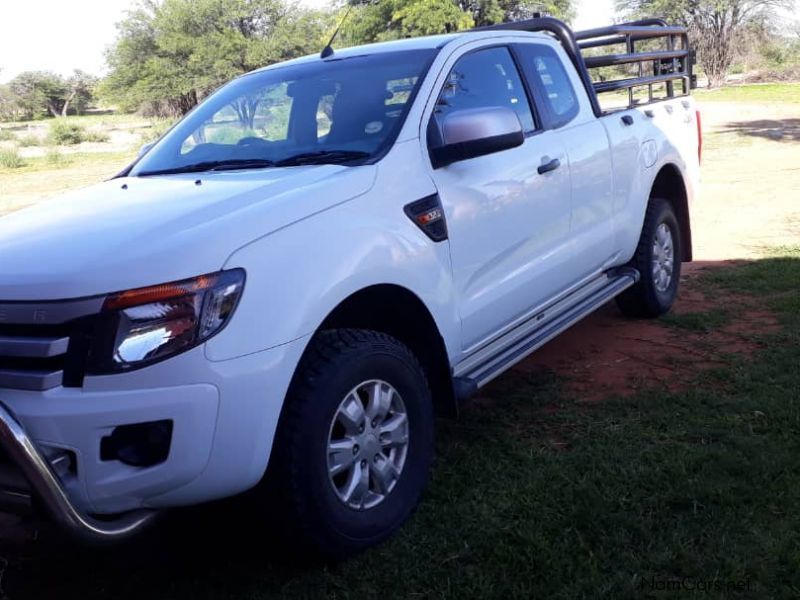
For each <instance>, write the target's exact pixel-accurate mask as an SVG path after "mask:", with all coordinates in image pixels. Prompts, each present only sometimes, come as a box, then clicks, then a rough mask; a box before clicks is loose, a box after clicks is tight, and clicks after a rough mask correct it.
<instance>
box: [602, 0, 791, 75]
mask: <svg viewBox="0 0 800 600" xmlns="http://www.w3.org/2000/svg"><path fill="white" fill-rule="evenodd" d="M616 6H617V10H618V11H619V12H621V13H622V14H623V15H625V16H627V17H630V18H633V17H642V16H654V15H655V16H661V17H666V18H667V19H668V20H670V21H672V22H675V23H680V24H682V25H684V26H686V27H687V28H688V30H689V36H690V39H691V42H692V46H693V47H694V48H695V49H696V50H697V53H698V59H699V61H700V65H701V66H702V68H703V71H705V74H706V76H707V77H708V83H709V85H710V86H711V87H718V86H722V85H724V84H725V78H726V77H727V75H728V73H729V72H730V70H731V67H732V66H733V64H734V62H735V61H736V60H737V59H740V58H741V57H743V56H744V55H745V54H747V53H749V52H752V50H753V47H754V45H753V44H754V43H756V44H759V45H762V46H763V45H765V44H767V45H769V44H771V43H772V41H773V40H774V39H775V38H776V37H780V33H782V32H780V31H778V24H779V17H778V13H777V10H779V9H783V10H784V11H791V10H793V8H794V0H616ZM772 45H773V47H774V44H772Z"/></svg>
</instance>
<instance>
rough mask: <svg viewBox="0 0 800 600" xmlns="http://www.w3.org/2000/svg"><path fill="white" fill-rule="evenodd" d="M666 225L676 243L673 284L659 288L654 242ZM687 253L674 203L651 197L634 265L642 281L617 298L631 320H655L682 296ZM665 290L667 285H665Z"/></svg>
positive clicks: (674, 248) (618, 303) (633, 261)
mask: <svg viewBox="0 0 800 600" xmlns="http://www.w3.org/2000/svg"><path fill="white" fill-rule="evenodd" d="M661 225H665V226H666V227H667V228H668V229H669V232H670V234H671V236H672V241H673V263H672V264H673V266H672V274H671V279H670V280H669V285H668V286H666V288H665V289H659V286H658V285H657V284H656V280H655V277H654V274H653V264H652V263H653V259H654V257H655V256H654V242H655V239H656V232H657V231H658V229H659V227H660V226H661ZM682 251H683V246H682V240H681V230H680V226H679V224H678V219H677V217H676V216H675V211H674V210H673V209H672V204H671V203H670V202H669V201H667V200H664V199H663V198H651V199H650V203H649V204H648V206H647V212H646V213H645V217H644V226H643V227H642V234H641V237H640V238H639V244H638V246H637V248H636V254H634V256H633V258H632V259H631V262H630V263H629V264H630V266H632V267H634V268H635V269H637V270H638V271H639V273H640V275H641V279H639V282H638V283H637V284H636V285H634V286H632V287H630V288H628V289H627V290H625V291H624V292H623V293H622V294H620V295H619V296H617V305H618V306H619V308H620V310H622V313H623V314H625V315H626V316H629V317H646V318H654V317H658V316H661V315H663V314H664V313H666V312H668V311H669V309H670V308H672V304H673V303H674V302H675V298H677V296H678V286H679V285H680V278H681V257H682V256H683V255H682ZM662 287H663V285H662Z"/></svg>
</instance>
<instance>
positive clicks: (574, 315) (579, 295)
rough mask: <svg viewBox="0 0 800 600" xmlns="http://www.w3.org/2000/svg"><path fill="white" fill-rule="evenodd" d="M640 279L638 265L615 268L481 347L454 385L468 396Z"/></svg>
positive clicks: (458, 373) (455, 375) (455, 374)
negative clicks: (635, 267)
mask: <svg viewBox="0 0 800 600" xmlns="http://www.w3.org/2000/svg"><path fill="white" fill-rule="evenodd" d="M637 281H639V272H638V271H637V270H636V269H633V268H630V267H622V268H618V269H612V270H611V271H608V272H606V273H604V274H603V275H602V276H601V277H600V278H598V280H597V281H594V282H592V283H591V284H590V285H587V286H586V287H585V288H583V289H582V290H578V291H576V292H575V293H573V294H571V295H570V296H568V297H567V298H565V299H564V300H563V301H561V302H559V303H557V304H556V305H554V306H553V307H551V308H550V309H549V310H548V311H546V312H542V313H538V314H536V315H534V316H533V317H531V318H530V319H529V320H528V321H526V322H525V323H522V324H521V325H519V326H518V327H516V328H515V329H513V330H512V331H510V332H508V333H507V334H505V335H504V336H503V337H502V338H500V339H498V340H495V341H494V342H492V343H491V344H489V345H487V346H485V347H484V348H481V349H479V350H477V351H476V352H475V353H474V354H473V355H472V356H469V357H467V358H466V359H465V360H463V361H462V362H461V363H459V364H458V365H456V367H455V369H454V372H453V378H454V389H455V390H456V393H457V395H458V396H459V397H458V399H459V400H462V399H464V397H466V396H468V395H469V394H470V393H471V392H474V391H475V390H477V389H478V388H480V387H483V386H484V385H486V384H487V383H489V382H490V381H491V380H492V379H494V378H495V377H498V376H499V375H502V374H503V373H504V372H505V371H507V370H508V369H510V368H511V367H513V366H514V365H515V364H517V363H518V362H519V361H521V360H522V359H524V358H525V357H526V356H528V355H529V354H531V353H532V352H534V351H535V350H538V349H539V348H541V347H542V346H544V345H545V344H546V343H547V342H549V341H550V340H552V339H553V338H554V337H556V336H557V335H558V334H560V333H561V332H563V331H565V330H567V329H569V328H570V327H572V326H573V325H574V324H575V323H577V322H578V321H580V320H581V319H583V318H584V317H586V316H588V315H589V314H591V313H593V312H594V311H595V310H597V309H598V308H600V307H601V306H602V305H604V304H605V303H606V302H608V301H609V300H611V299H612V298H614V297H615V296H617V295H619V294H620V293H622V292H624V291H625V290H626V289H628V288H629V287H631V286H632V285H634V284H635V283H636V282H637ZM547 313H549V314H547Z"/></svg>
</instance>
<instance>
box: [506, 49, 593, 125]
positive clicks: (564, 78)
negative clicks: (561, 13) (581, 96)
mask: <svg viewBox="0 0 800 600" xmlns="http://www.w3.org/2000/svg"><path fill="white" fill-rule="evenodd" d="M516 50H517V52H518V53H519V56H520V59H521V61H522V69H523V71H524V72H525V77H527V79H528V81H529V82H530V83H531V84H532V85H534V86H537V87H538V88H539V89H540V90H541V91H542V93H543V96H544V98H542V100H543V103H544V104H545V108H546V109H547V110H548V111H549V112H550V114H551V117H552V119H551V120H552V126H553V127H561V126H562V125H566V124H567V123H569V122H570V121H571V120H572V119H573V118H574V117H575V115H577V114H578V111H579V109H580V107H579V105H578V97H577V96H576V95H575V89H574V88H573V87H572V83H571V82H570V80H569V75H568V74H567V71H566V70H565V69H564V65H563V64H562V63H561V59H560V58H559V57H558V54H556V52H555V50H553V49H552V48H550V47H549V46H544V45H542V44H520V45H518V46H516ZM537 106H538V103H537Z"/></svg>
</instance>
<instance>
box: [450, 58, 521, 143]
mask: <svg viewBox="0 0 800 600" xmlns="http://www.w3.org/2000/svg"><path fill="white" fill-rule="evenodd" d="M492 106H505V107H508V108H510V109H512V110H514V111H515V112H516V113H517V115H518V116H519V120H520V122H521V123H522V128H523V130H524V131H525V132H526V133H527V132H530V131H533V130H534V129H536V126H535V125H534V122H533V115H532V114H531V107H530V104H529V103H528V97H527V95H526V94H525V88H524V87H523V85H522V79H521V78H520V75H519V72H518V71H517V67H516V65H515V64H514V60H513V59H512V58H511V53H510V52H509V50H508V48H487V49H485V50H478V51H477V52H472V53H470V54H467V55H466V56H463V57H462V58H461V59H459V61H458V62H457V63H456V64H455V66H454V67H453V70H452V71H450V74H449V75H448V76H447V81H446V82H445V84H444V87H443V88H442V92H441V94H440V95H439V100H438V102H437V106H436V111H435V114H437V115H441V116H444V115H446V114H447V113H449V112H451V111H454V110H459V109H464V108H486V107H492Z"/></svg>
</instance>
